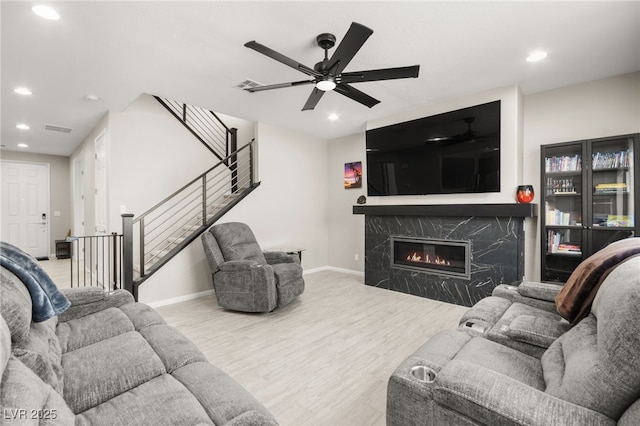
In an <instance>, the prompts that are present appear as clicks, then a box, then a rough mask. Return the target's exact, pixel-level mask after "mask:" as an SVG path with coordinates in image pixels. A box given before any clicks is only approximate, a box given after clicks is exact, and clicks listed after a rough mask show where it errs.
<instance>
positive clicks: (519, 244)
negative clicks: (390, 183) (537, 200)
mask: <svg viewBox="0 0 640 426" xmlns="http://www.w3.org/2000/svg"><path fill="white" fill-rule="evenodd" d="M353 212H354V214H364V215H365V221H364V229H365V264H364V282H365V284H366V285H370V286H374V287H378V288H384V289H388V290H393V291H400V292H403V293H407V294H412V295H415V296H420V297H426V298H429V299H434V300H441V301H443V302H448V303H456V304H458V305H463V306H473V305H474V304H475V303H477V302H478V301H479V300H481V299H483V298H485V297H487V296H490V295H491V293H492V291H493V289H494V288H495V286H497V285H498V284H509V283H512V282H514V281H518V280H522V279H523V277H524V233H525V232H524V231H525V218H529V217H535V216H536V215H537V205H535V204H516V203H510V204H460V205H458V204H455V205H445V204H439V205H417V204H416V205H357V206H354V207H353ZM392 238H393V239H395V240H399V241H398V243H405V242H407V241H404V240H409V242H414V240H419V241H421V242H422V241H423V240H431V241H432V242H435V243H437V242H442V241H446V242H447V243H448V244H451V243H452V242H461V241H462V242H468V252H467V253H465V259H466V260H465V262H467V261H468V262H469V264H468V265H467V264H466V263H465V270H464V272H463V269H462V265H460V264H459V263H457V262H458V261H459V259H460V258H461V256H462V255H461V254H460V253H462V252H463V251H464V249H462V248H460V247H459V246H458V247H453V248H447V253H444V252H441V250H443V249H444V248H443V247H442V245H438V244H434V247H433V248H430V249H429V250H433V252H431V251H428V250H427V251H425V250H424V249H422V248H419V249H418V250H416V251H415V253H406V254H404V253H402V254H400V256H399V257H400V260H398V261H397V262H396V264H394V261H393V257H394V256H395V257H398V254H399V253H395V252H396V251H398V252H399V251H402V250H403V249H404V248H405V246H404V244H394V243H393V242H392V241H391V239H392ZM394 246H396V247H394ZM449 251H452V252H451V253H449ZM414 254H415V256H414ZM427 254H428V255H429V259H431V258H432V256H433V255H435V256H436V259H438V258H440V259H442V258H449V257H452V258H453V260H454V261H452V260H447V261H448V262H449V263H450V264H449V265H444V266H446V267H447V268H450V271H449V272H453V273H458V274H462V275H457V276H456V275H454V274H445V273H443V271H442V268H441V267H442V266H443V265H440V264H439V263H441V260H438V261H437V262H436V265H423V263H424V262H423V261H424V259H426V255H427ZM407 257H409V259H408V260H407ZM418 259H420V260H419V261H418ZM424 266H427V267H429V268H432V269H429V270H425V269H424V268H423V267H424ZM419 268H420V269H419ZM418 271H420V272H418ZM425 271H426V272H425ZM466 273H468V274H469V275H468V276H465V275H464V274H466Z"/></svg>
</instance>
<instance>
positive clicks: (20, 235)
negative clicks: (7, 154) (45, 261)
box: [0, 161, 50, 257]
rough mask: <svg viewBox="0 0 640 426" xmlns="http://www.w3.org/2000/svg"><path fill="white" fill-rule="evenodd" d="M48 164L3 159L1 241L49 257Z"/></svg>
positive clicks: (33, 254)
mask: <svg viewBox="0 0 640 426" xmlns="http://www.w3.org/2000/svg"><path fill="white" fill-rule="evenodd" d="M49 190H50V189H49V165H48V164H37V163H24V162H13V161H2V219H1V222H2V226H1V229H2V235H0V238H1V239H2V241H6V242H9V243H11V244H13V245H15V246H18V247H20V248H21V249H22V250H24V251H26V252H27V253H29V254H31V255H32V256H34V257H47V256H49V246H50V243H49V242H50V239H49Z"/></svg>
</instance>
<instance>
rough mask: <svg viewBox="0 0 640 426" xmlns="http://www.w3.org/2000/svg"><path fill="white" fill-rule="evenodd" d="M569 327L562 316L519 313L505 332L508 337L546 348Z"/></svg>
mask: <svg viewBox="0 0 640 426" xmlns="http://www.w3.org/2000/svg"><path fill="white" fill-rule="evenodd" d="M558 318H560V317H558ZM570 328H571V325H570V324H569V323H568V322H567V321H565V320H563V319H562V318H560V319H551V318H547V317H542V316H533V315H519V316H517V317H516V318H515V319H514V320H513V321H511V324H510V325H509V329H508V330H507V332H506V333H507V336H508V337H510V338H512V339H514V340H517V341H519V342H524V343H529V344H531V345H535V346H538V347H541V348H548V347H549V346H551V344H552V343H553V342H554V341H555V340H556V339H557V338H558V337H560V336H562V335H563V334H564V333H565V332H567V331H568V330H569V329H570Z"/></svg>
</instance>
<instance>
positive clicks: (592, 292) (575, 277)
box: [556, 237, 640, 324]
mask: <svg viewBox="0 0 640 426" xmlns="http://www.w3.org/2000/svg"><path fill="white" fill-rule="evenodd" d="M637 254H640V237H637V238H626V239H624V240H620V241H616V242H614V243H611V244H609V245H608V246H606V247H605V248H603V249H602V250H600V251H598V252H596V253H594V254H593V255H591V256H589V257H588V258H587V259H585V260H584V261H583V262H582V263H580V265H578V267H577V268H576V269H575V270H574V271H573V273H572V274H571V276H570V277H569V280H567V283H566V284H565V285H564V287H563V288H562V290H560V293H558V295H557V296H556V309H557V310H558V313H559V314H560V316H561V317H563V318H564V319H566V320H567V321H569V322H570V323H571V324H576V323H577V322H578V321H580V320H581V319H582V318H584V317H585V316H586V315H587V314H588V313H589V311H590V310H591V303H592V302H593V299H594V297H595V296H596V293H597V292H598V288H600V284H602V282H603V281H604V280H605V278H606V277H607V275H609V273H610V272H611V271H612V270H613V269H614V268H615V267H616V266H618V264H620V263H621V262H623V261H625V260H626V259H628V258H630V257H631V256H634V255H637ZM639 273H640V271H639Z"/></svg>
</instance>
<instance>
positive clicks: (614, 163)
mask: <svg viewBox="0 0 640 426" xmlns="http://www.w3.org/2000/svg"><path fill="white" fill-rule="evenodd" d="M591 159H592V167H593V170H602V169H619V168H626V167H629V151H628V150H627V151H619V152H594V153H593V154H591Z"/></svg>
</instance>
